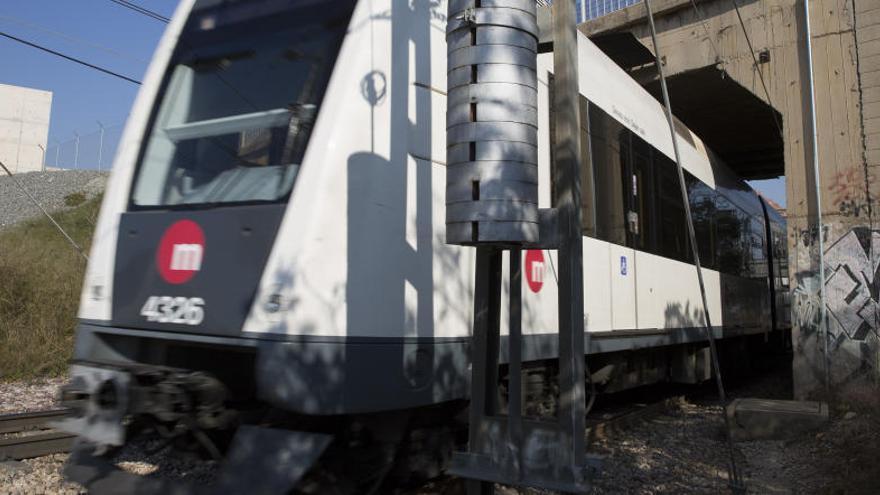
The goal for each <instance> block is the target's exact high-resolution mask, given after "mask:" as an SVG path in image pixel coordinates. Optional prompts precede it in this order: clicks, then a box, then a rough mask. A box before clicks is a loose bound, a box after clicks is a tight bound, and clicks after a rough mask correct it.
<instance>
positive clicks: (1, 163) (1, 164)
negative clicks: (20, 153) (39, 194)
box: [0, 162, 89, 262]
mask: <svg viewBox="0 0 880 495" xmlns="http://www.w3.org/2000/svg"><path fill="white" fill-rule="evenodd" d="M0 168H2V169H3V170H4V171H5V172H6V174H7V175H9V178H10V179H12V182H14V183H15V185H16V186H18V188H19V189H21V192H23V193H24V194H25V196H27V197H28V198H30V200H31V201H33V203H34V204H35V205H37V208H39V209H40V211H42V212H43V215H46V218H48V219H49V221H50V222H52V225H54V226H55V228H56V229H58V230H59V231H60V232H61V235H63V236H64V238H65V239H67V242H69V243H70V244H71V245H72V246H73V247H74V249H76V250H77V252H78V253H79V255H80V256H82V257H83V259H84V260H85V261H86V262H88V261H89V257H88V256H86V253H85V251H83V249H82V248H81V247H79V244H77V243H76V241H74V240H73V237H70V235H69V234H68V233H67V232H65V230H64V229H63V228H62V227H61V225H59V224H58V222H56V221H55V219H54V218H52V215H50V214H49V212H48V211H46V209H45V208H43V205H41V204H40V202H39V201H37V198H35V197H34V196H33V195H32V194H31V193H30V191H28V190H27V188H25V187H24V186H23V185H21V182H18V177H16V176H15V175H13V174H12V172H11V171H10V170H9V169H8V168H6V165H4V164H3V162H0Z"/></svg>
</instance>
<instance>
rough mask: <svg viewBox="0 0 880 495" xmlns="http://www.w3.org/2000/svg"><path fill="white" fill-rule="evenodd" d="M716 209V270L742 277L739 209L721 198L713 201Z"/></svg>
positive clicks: (741, 231)
mask: <svg viewBox="0 0 880 495" xmlns="http://www.w3.org/2000/svg"><path fill="white" fill-rule="evenodd" d="M715 207H716V208H717V212H716V217H715V225H716V232H717V233H718V237H717V244H716V251H715V254H716V258H717V259H718V270H719V271H721V272H724V273H729V274H731V275H739V276H743V274H744V272H745V270H744V268H745V262H744V258H745V257H744V256H743V243H742V242H741V239H742V237H743V222H742V219H741V218H740V214H739V209H738V208H737V207H735V206H734V205H733V203H731V202H730V201H728V200H727V199H725V198H724V197H723V196H718V197H717V198H716V201H715Z"/></svg>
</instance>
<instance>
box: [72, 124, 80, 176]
mask: <svg viewBox="0 0 880 495" xmlns="http://www.w3.org/2000/svg"><path fill="white" fill-rule="evenodd" d="M73 135H74V136H76V145H75V148H74V150H73V168H78V166H79V133H78V132H74V133H73Z"/></svg>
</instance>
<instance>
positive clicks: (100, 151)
mask: <svg viewBox="0 0 880 495" xmlns="http://www.w3.org/2000/svg"><path fill="white" fill-rule="evenodd" d="M95 122H97V123H98V127H100V128H101V137H100V140H99V144H98V171H100V170H101V158H103V156H104V124H102V123H101V121H100V120H96V121H95Z"/></svg>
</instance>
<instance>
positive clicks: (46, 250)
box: [0, 198, 100, 381]
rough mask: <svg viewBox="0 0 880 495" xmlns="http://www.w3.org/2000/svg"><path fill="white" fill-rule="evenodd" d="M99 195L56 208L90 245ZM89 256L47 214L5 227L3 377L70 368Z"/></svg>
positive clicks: (0, 328)
mask: <svg viewBox="0 0 880 495" xmlns="http://www.w3.org/2000/svg"><path fill="white" fill-rule="evenodd" d="M99 206H100V198H98V199H92V200H90V201H87V202H85V203H83V204H81V205H79V206H77V207H76V208H73V209H70V210H67V211H62V212H57V213H55V214H53V216H54V217H55V219H56V220H57V221H58V223H59V224H61V226H62V227H64V229H65V230H66V231H67V232H68V233H69V234H70V235H71V237H73V238H74V239H75V240H76V242H77V243H78V244H79V245H80V246H82V247H83V248H84V249H86V252H88V245H89V243H90V240H91V237H92V231H93V229H94V222H95V218H96V217H97V212H98V208H99ZM84 272H85V262H84V261H83V259H82V257H81V256H80V255H79V253H77V252H76V251H75V250H74V249H73V247H72V246H70V244H68V242H67V240H66V239H64V237H63V236H62V235H61V234H60V233H59V232H58V231H57V230H56V229H55V228H54V227H53V226H52V225H51V223H50V222H49V221H48V220H47V219H46V218H44V217H40V218H37V219H34V220H29V221H26V222H22V223H20V224H18V225H15V226H13V227H11V228H8V229H5V230H3V231H0V380H3V381H6V380H16V379H23V378H32V377H36V376H47V375H48V376H51V375H57V374H60V373H63V372H64V371H65V370H66V368H67V362H68V360H69V359H70V354H71V351H72V344H73V333H74V328H75V325H76V311H77V307H78V305H79V294H80V288H81V285H82V278H83V274H84Z"/></svg>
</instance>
